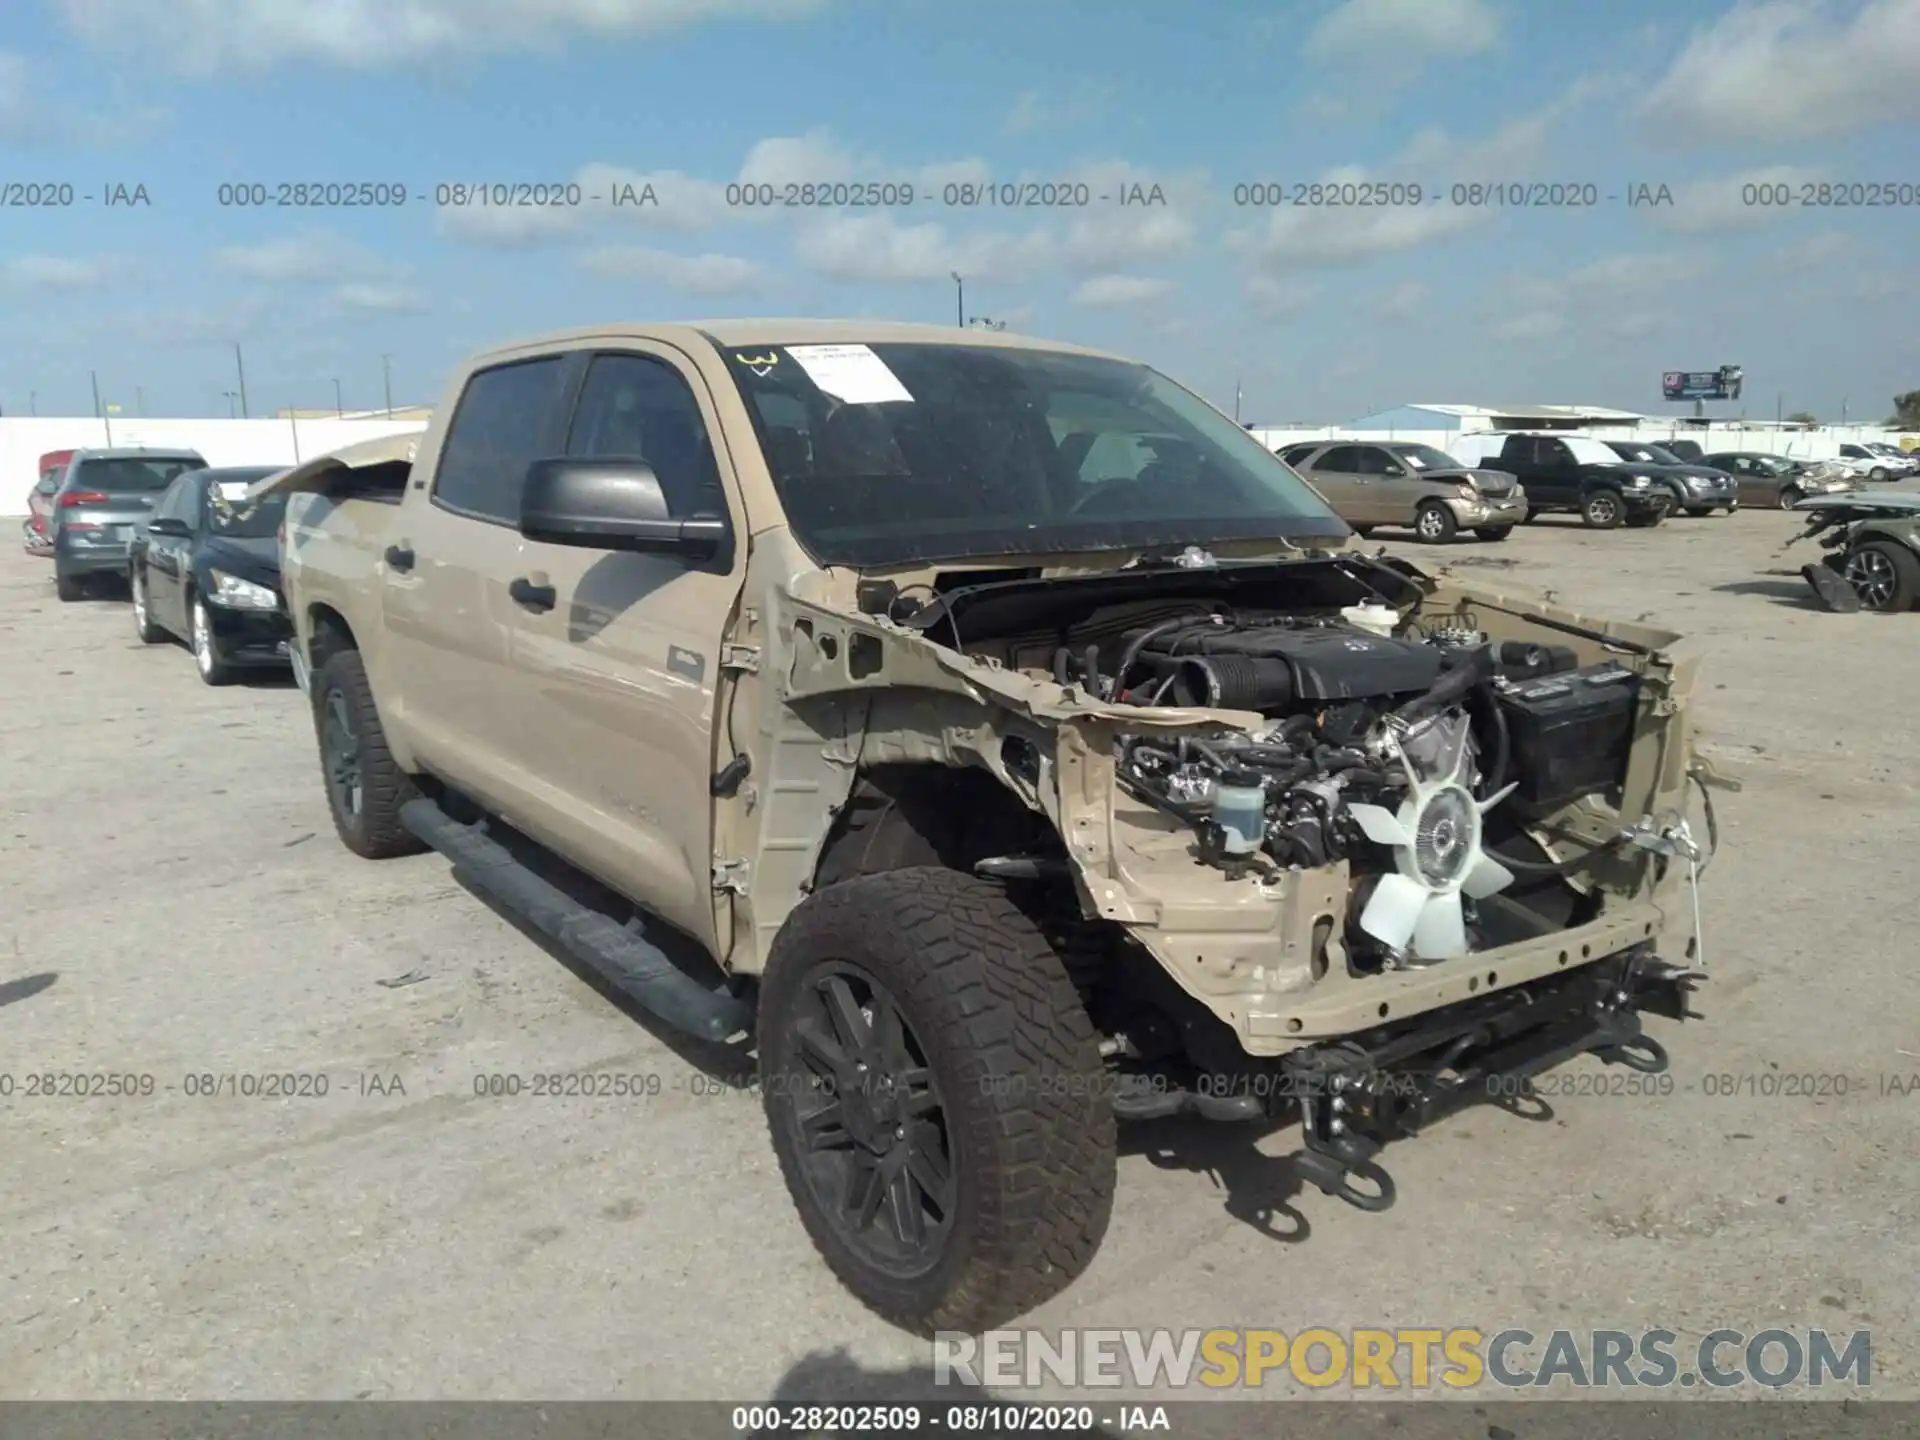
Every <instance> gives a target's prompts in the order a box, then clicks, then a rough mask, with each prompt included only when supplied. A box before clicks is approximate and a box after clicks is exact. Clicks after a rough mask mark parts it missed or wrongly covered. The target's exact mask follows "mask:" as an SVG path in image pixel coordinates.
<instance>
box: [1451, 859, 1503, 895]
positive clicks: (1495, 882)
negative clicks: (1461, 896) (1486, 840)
mask: <svg viewBox="0 0 1920 1440" xmlns="http://www.w3.org/2000/svg"><path fill="white" fill-rule="evenodd" d="M1512 883H1513V872H1512V871H1511V870H1509V869H1507V867H1506V866H1504V865H1502V864H1501V863H1500V862H1499V861H1498V860H1496V859H1494V858H1493V857H1492V856H1491V855H1489V854H1487V852H1486V851H1484V850H1482V851H1481V852H1480V856H1479V858H1478V859H1476V860H1475V861H1474V862H1473V865H1472V867H1471V868H1470V869H1469V870H1468V871H1467V878H1466V879H1464V880H1462V881H1461V882H1460V888H1461V889H1462V890H1464V891H1466V892H1467V894H1468V895H1469V896H1470V897H1472V898H1473V899H1475V900H1484V899H1486V898H1487V896H1489V895H1497V894H1499V893H1500V892H1501V891H1502V890H1504V889H1506V888H1507V886H1509V885H1511V884H1512Z"/></svg>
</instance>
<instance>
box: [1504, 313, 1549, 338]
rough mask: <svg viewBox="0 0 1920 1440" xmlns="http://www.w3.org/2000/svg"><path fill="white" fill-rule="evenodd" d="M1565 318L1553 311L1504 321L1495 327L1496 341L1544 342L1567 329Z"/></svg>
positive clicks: (1523, 315) (1524, 314)
mask: <svg viewBox="0 0 1920 1440" xmlns="http://www.w3.org/2000/svg"><path fill="white" fill-rule="evenodd" d="M1566 325H1567V322H1566V320H1565V318H1564V317H1563V316H1561V315H1559V314H1558V313H1556V312H1554V311H1551V310H1532V311H1527V312H1524V313H1522V314H1519V315H1515V316H1512V317H1511V318H1509V319H1506V320H1502V321H1500V322H1499V323H1497V324H1496V325H1495V326H1494V327H1493V338H1494V339H1496V340H1544V339H1546V338H1547V337H1549V336H1551V335H1558V334H1559V333H1560V332H1561V331H1562V330H1564V329H1566Z"/></svg>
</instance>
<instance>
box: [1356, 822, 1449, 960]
mask: <svg viewBox="0 0 1920 1440" xmlns="http://www.w3.org/2000/svg"><path fill="white" fill-rule="evenodd" d="M1353 808H1354V809H1356V810H1357V809H1359V808H1361V807H1359V806H1357V805H1356V806H1354V807H1353ZM1368 808H1372V807H1368ZM1381 813H1382V814H1385V812H1384V811H1382V812H1381ZM1430 893H1431V892H1429V891H1428V889H1427V887H1426V886H1424V885H1422V884H1421V883H1420V882H1419V881H1418V880H1409V879H1408V878H1407V877H1406V876H1404V875H1382V876H1381V877H1380V879H1379V880H1378V881H1377V882H1375V884H1374V887H1373V894H1372V896H1370V897H1369V898H1368V900H1367V908H1366V909H1365V910H1363V911H1361V912H1360V928H1361V929H1362V930H1364V931H1366V932H1367V934H1369V935H1371V936H1372V937H1373V938H1374V939H1376V940H1378V941H1379V942H1380V943H1381V944H1382V945H1385V946H1386V947H1387V948H1388V949H1390V950H1404V949H1405V948H1406V945H1407V941H1409V940H1411V939H1412V938H1413V927H1414V926H1415V925H1417V924H1419V923H1420V912H1421V911H1422V910H1423V909H1425V908H1426V904H1427V896H1428V895H1429V894H1430Z"/></svg>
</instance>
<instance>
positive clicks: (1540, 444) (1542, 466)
mask: <svg viewBox="0 0 1920 1440" xmlns="http://www.w3.org/2000/svg"><path fill="white" fill-rule="evenodd" d="M1533 450H1534V474H1535V475H1536V476H1538V477H1539V483H1540V485H1541V487H1542V488H1543V489H1544V491H1545V492H1546V497H1547V499H1548V500H1549V501H1551V502H1552V503H1553V504H1555V505H1562V506H1567V507H1570V508H1573V509H1578V508H1579V505H1580V462H1579V461H1577V460H1575V459H1574V458H1573V451H1571V450H1569V449H1568V448H1567V442H1566V441H1564V440H1556V439H1554V438H1553V437H1552V436H1550V435H1541V436H1536V437H1535V438H1534V441H1533ZM1527 493H1528V494H1529V495H1531V494H1532V493H1533V486H1532V485H1531V484H1529V485H1528V486H1527Z"/></svg>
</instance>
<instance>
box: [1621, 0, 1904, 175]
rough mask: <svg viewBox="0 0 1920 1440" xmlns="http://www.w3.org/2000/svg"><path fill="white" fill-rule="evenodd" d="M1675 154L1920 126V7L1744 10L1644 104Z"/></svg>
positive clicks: (1879, 0) (1711, 32) (1812, 4)
mask: <svg viewBox="0 0 1920 1440" xmlns="http://www.w3.org/2000/svg"><path fill="white" fill-rule="evenodd" d="M1640 109H1641V114H1642V116H1643V117H1644V118H1645V120H1646V121H1647V122H1648V123H1649V125H1650V126H1651V128H1652V129H1654V130H1655V131H1656V132H1657V133H1658V134H1659V135H1660V136H1661V138H1662V140H1663V142H1664V143H1667V144H1669V145H1686V144H1703V145H1704V144H1721V143H1731V144H1749V145H1753V144H1778V143H1779V142H1781V141H1788V140H1804V139H1812V138H1818V137H1823V136H1830V135H1840V134H1844V133H1846V132H1848V131H1852V130H1859V129H1862V128H1865V127H1867V126H1870V125H1879V124H1890V123H1893V122H1896V121H1901V120H1910V119H1913V118H1915V117H1920V0H1867V3H1865V4H1863V5H1861V6H1860V7H1859V9H1858V10H1857V11H1856V12H1855V13H1854V14H1853V16H1852V17H1851V18H1850V19H1843V18H1842V16H1841V14H1840V11H1839V7H1838V6H1837V5H1835V4H1833V3H1830V0H1769V3H1761V4H1740V5H1736V6H1735V7H1734V8H1733V9H1731V10H1729V11H1727V12H1726V13H1725V14H1724V15H1722V16H1720V17H1719V18H1718V19H1717V20H1715V21H1714V22H1713V23H1712V24H1710V25H1708V26H1706V27H1704V28H1702V29H1699V30H1696V31H1695V32H1694V34H1693V37H1692V38H1691V39H1690V40H1689V41H1688V43H1687V47H1686V49H1684V50H1683V51H1681V53H1680V57H1679V59H1677V60H1675V61H1674V63H1673V68H1672V69H1671V70H1669V71H1668V72H1667V74H1666V75H1665V76H1664V77H1663V78H1662V79H1661V80H1660V81H1659V83H1658V84H1656V85H1655V86H1654V87H1653V89H1652V90H1651V91H1649V92H1648V94H1647V95H1646V97H1645V99H1644V100H1643V101H1642V102H1641V107H1640Z"/></svg>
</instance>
